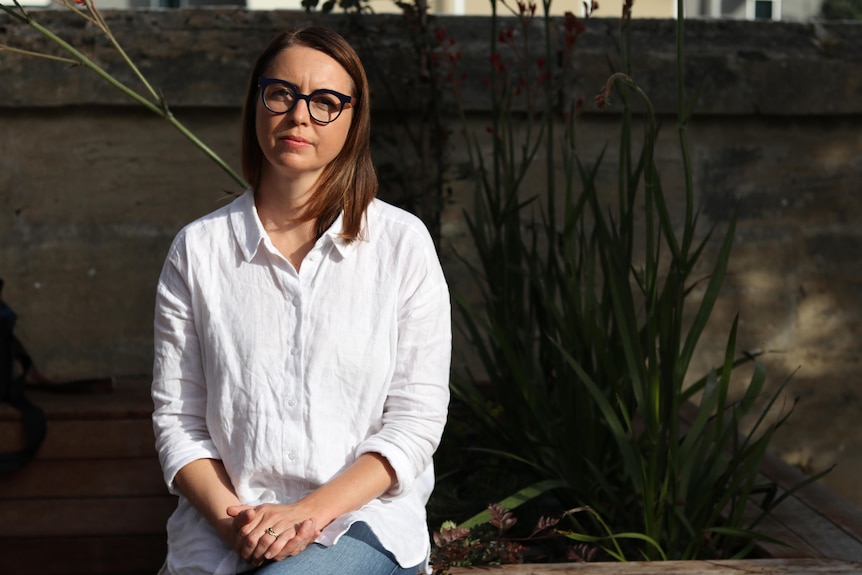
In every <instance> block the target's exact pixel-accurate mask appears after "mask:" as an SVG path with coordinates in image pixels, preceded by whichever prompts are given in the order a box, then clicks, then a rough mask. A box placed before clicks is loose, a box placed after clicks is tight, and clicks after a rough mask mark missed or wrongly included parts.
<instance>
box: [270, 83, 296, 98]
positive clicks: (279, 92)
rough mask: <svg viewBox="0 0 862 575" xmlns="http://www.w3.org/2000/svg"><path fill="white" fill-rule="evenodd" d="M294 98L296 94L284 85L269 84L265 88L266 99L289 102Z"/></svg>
mask: <svg viewBox="0 0 862 575" xmlns="http://www.w3.org/2000/svg"><path fill="white" fill-rule="evenodd" d="M295 97H296V93H295V92H294V91H293V90H291V89H290V88H289V87H287V86H285V85H284V84H270V85H269V86H267V87H266V99H267V100H275V101H282V102H290V101H293V99H294V98H295Z"/></svg>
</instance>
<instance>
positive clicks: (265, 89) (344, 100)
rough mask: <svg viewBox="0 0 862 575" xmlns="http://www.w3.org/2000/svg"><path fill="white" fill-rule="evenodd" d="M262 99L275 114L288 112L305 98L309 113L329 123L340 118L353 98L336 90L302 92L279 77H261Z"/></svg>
mask: <svg viewBox="0 0 862 575" xmlns="http://www.w3.org/2000/svg"><path fill="white" fill-rule="evenodd" d="M258 86H260V99H261V100H262V101H263V105H264V106H266V109H267V110H269V111H270V112H272V113H273V114H286V113H288V112H290V111H291V110H293V108H294V107H295V106H296V103H297V102H298V101H300V100H305V103H306V105H308V114H309V115H310V116H311V119H312V120H314V121H315V122H317V123H318V124H329V123H330V122H334V121H335V120H337V119H338V116H340V115H341V112H343V111H344V107H345V106H346V105H347V104H349V103H350V101H351V100H352V99H353V98H351V97H350V96H345V95H344V94H342V93H340V92H336V91H335V90H325V89H321V90H315V91H314V92H312V93H311V94H300V93H299V90H297V89H296V86H294V85H293V84H291V83H290V82H286V81H285V80H279V79H278V78H259V79H258Z"/></svg>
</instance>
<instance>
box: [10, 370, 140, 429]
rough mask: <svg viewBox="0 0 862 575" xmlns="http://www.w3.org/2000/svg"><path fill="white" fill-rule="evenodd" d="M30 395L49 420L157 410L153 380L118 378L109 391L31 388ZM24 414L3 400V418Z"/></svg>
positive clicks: (123, 416)
mask: <svg viewBox="0 0 862 575" xmlns="http://www.w3.org/2000/svg"><path fill="white" fill-rule="evenodd" d="M26 393H27V397H28V398H29V399H30V401H32V402H33V403H35V404H36V405H38V406H39V407H41V408H42V409H43V410H44V411H45V415H46V417H47V419H48V420H49V421H51V420H66V419H89V420H96V419H148V418H149V417H150V415H151V414H152V411H153V404H152V401H151V399H150V382H149V381H147V380H143V379H118V380H117V381H116V382H115V385H114V390H113V391H111V392H108V393H93V394H89V393H80V394H76V393H57V392H51V391H44V390H39V389H28V390H27V391H26ZM19 419H20V414H19V413H18V412H17V411H16V410H15V409H14V408H13V407H11V406H9V405H8V404H4V403H0V421H18V420H19Z"/></svg>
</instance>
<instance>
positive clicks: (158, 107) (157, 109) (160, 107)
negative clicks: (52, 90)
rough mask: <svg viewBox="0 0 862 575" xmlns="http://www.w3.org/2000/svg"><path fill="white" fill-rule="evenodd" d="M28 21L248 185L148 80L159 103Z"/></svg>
mask: <svg viewBox="0 0 862 575" xmlns="http://www.w3.org/2000/svg"><path fill="white" fill-rule="evenodd" d="M26 21H27V24H29V25H30V26H32V27H33V28H34V29H35V30H36V31H38V32H39V33H40V34H42V35H44V36H45V37H47V38H48V39H50V40H51V41H53V42H55V43H56V44H57V45H58V46H60V47H61V48H63V49H64V50H66V51H67V52H69V53H70V54H72V55H73V56H74V57H75V58H76V59H77V60H78V61H79V62H80V63H81V64H83V65H84V66H86V67H87V68H89V69H90V70H92V71H93V72H95V73H96V74H97V75H99V76H101V77H102V78H103V79H104V80H105V81H107V82H108V83H109V84H111V85H112V86H114V87H115V88H117V89H118V90H120V91H121V92H123V93H124V94H126V95H127V96H129V97H130V98H132V99H133V100H135V101H136V102H138V103H140V104H141V105H142V106H144V107H145V108H147V109H148V110H150V111H151V112H153V113H155V114H158V115H159V116H161V117H162V118H164V119H165V120H167V121H168V122H169V123H170V124H171V125H172V126H174V127H175V128H176V129H177V130H179V131H180V133H181V134H183V135H184V136H185V137H186V138H188V139H189V140H190V141H191V142H192V143H193V144H194V145H196V146H197V147H198V148H200V150H201V151H202V152H203V153H204V154H206V155H207V156H208V157H209V158H210V159H212V160H213V161H214V162H215V163H216V164H217V165H218V166H219V167H220V168H221V169H222V170H224V171H225V172H226V173H227V174H228V175H229V176H230V177H231V178H232V179H233V180H234V181H235V182H236V183H237V184H239V185H240V187H243V188H245V187H246V186H247V184H246V182H245V180H244V179H243V178H242V176H240V175H239V174H237V173H236V172H235V171H234V170H233V169H232V168H231V167H230V166H229V165H227V163H226V162H225V161H224V160H222V159H221V158H220V157H219V156H218V154H216V153H215V152H214V151H213V150H212V149H210V147H209V146H207V145H206V144H204V143H203V142H202V141H201V140H200V139H199V138H198V137H197V136H195V135H194V134H193V133H192V132H191V131H189V129H188V128H186V127H185V126H184V125H183V124H182V123H181V122H180V121H179V120H178V119H177V118H176V117H175V116H174V115H173V113H172V112H171V111H170V110H169V109H168V107H167V104H166V103H165V101H164V98H161V97H158V96H157V95H155V91H154V90H153V89H152V88H151V87H150V85H149V84H148V83H146V81H145V84H146V86H147V87H148V88H149V89H150V90H151V91H152V92H153V94H154V96H155V97H156V98H157V99H158V101H159V103H158V104H155V103H153V102H152V101H150V100H148V99H147V98H145V97H143V96H141V95H140V94H139V93H137V92H136V91H135V90H133V89H131V88H129V87H128V86H126V85H125V84H123V83H122V82H120V81H119V80H117V79H116V78H114V77H113V76H112V75H111V74H109V73H108V72H107V71H105V70H104V69H103V68H102V67H101V66H99V65H98V64H96V63H95V62H93V61H92V60H91V59H90V58H88V57H87V56H85V55H84V54H83V53H81V52H80V51H79V50H77V49H76V48H75V47H74V46H72V45H71V44H69V43H68V42H66V41H65V40H63V39H62V38H60V37H59V36H57V35H56V34H54V33H53V32H51V31H50V30H49V29H47V28H45V27H44V26H42V25H41V24H39V23H38V22H36V21H35V20H34V19H33V18H32V17H30V16H29V15H28V16H27V17H26ZM103 31H105V30H104V29H103ZM108 35H109V36H110V34H108ZM114 46H116V47H117V48H119V46H117V44H116V43H114ZM121 53H122V54H123V57H124V58H125V59H126V61H127V62H129V63H130V64H131V61H130V60H129V58H128V56H126V54H125V52H121ZM39 56H43V57H47V58H50V59H56V58H55V57H51V56H47V55H43V54H39ZM132 68H133V69H134V70H135V72H136V73H137V74H138V76H139V77H141V78H142V76H141V75H140V72H139V71H138V70H137V68H136V67H135V66H134V65H132Z"/></svg>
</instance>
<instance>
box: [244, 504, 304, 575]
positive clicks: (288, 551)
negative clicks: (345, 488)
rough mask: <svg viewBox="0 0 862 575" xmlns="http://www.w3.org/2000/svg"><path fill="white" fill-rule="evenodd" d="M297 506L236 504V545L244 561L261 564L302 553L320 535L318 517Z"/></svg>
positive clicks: (256, 564) (255, 564)
mask: <svg viewBox="0 0 862 575" xmlns="http://www.w3.org/2000/svg"><path fill="white" fill-rule="evenodd" d="M298 511H299V510H298V509H297V506H296V505H277V504H273V503H265V504H263V505H256V506H254V507H252V506H249V505H233V506H231V507H228V508H227V514H228V515H229V516H230V517H232V518H233V522H232V529H231V531H232V536H233V537H234V542H233V546H234V549H236V552H237V554H238V555H239V556H240V557H242V559H243V561H246V562H247V563H250V564H251V565H254V566H255V567H257V566H259V565H261V564H262V563H263V562H265V561H281V560H282V559H284V558H286V557H291V556H293V555H299V554H300V553H302V551H304V550H305V548H306V547H308V545H309V544H311V543H312V542H314V540H315V539H317V537H318V536H319V535H320V530H319V529H318V528H317V522H316V521H315V519H314V518H310V517H308V516H307V515H302V514H301V513H298Z"/></svg>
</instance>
